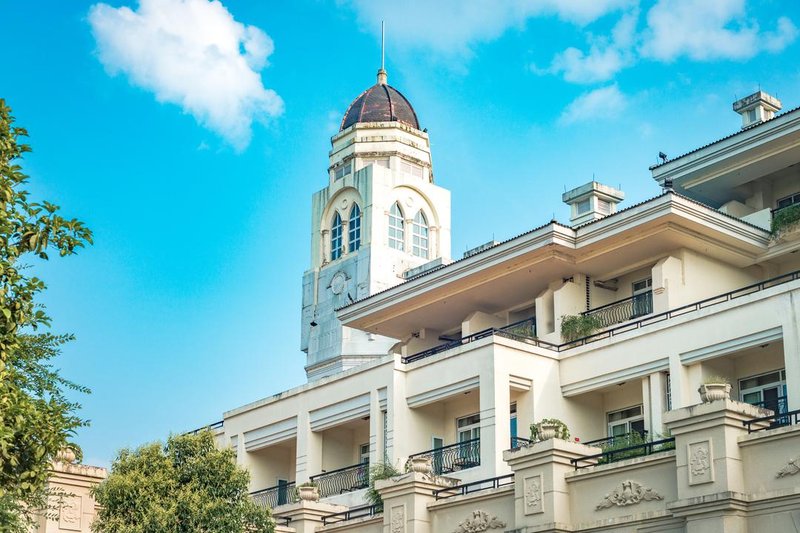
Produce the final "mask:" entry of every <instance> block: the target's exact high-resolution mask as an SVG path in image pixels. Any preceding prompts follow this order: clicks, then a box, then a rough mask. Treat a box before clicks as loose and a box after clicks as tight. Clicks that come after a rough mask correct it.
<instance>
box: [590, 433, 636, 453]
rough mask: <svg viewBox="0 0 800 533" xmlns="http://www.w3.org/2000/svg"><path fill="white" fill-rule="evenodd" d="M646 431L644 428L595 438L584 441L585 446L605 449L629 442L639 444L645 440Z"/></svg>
mask: <svg viewBox="0 0 800 533" xmlns="http://www.w3.org/2000/svg"><path fill="white" fill-rule="evenodd" d="M647 435H648V432H647V430H646V429H643V430H642V431H632V432H630V433H626V434H624V435H616V436H614V437H606V438H604V439H596V440H590V441H587V442H584V443H583V444H585V445H586V446H597V447H598V448H600V449H603V450H605V449H606V448H610V447H620V445H623V444H630V445H631V446H633V445H634V444H641V443H643V442H645V441H646V440H647Z"/></svg>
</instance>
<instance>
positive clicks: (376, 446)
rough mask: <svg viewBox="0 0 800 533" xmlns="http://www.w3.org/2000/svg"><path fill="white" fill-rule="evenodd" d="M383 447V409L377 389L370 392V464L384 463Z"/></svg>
mask: <svg viewBox="0 0 800 533" xmlns="http://www.w3.org/2000/svg"><path fill="white" fill-rule="evenodd" d="M384 453H385V450H384V449H383V411H382V410H381V405H380V396H379V394H378V391H377V390H373V391H371V392H370V394H369V464H370V466H372V465H374V464H377V463H382V462H383V459H384Z"/></svg>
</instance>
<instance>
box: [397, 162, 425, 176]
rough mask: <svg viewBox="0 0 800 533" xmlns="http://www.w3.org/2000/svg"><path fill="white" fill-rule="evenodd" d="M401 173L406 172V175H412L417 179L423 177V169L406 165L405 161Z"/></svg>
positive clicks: (401, 164)
mask: <svg viewBox="0 0 800 533" xmlns="http://www.w3.org/2000/svg"><path fill="white" fill-rule="evenodd" d="M400 171H401V172H405V173H406V174H411V175H412V176H414V177H415V178H421V177H422V167H420V166H417V165H412V164H411V163H406V162H405V161H401V162H400Z"/></svg>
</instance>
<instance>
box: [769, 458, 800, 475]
mask: <svg viewBox="0 0 800 533" xmlns="http://www.w3.org/2000/svg"><path fill="white" fill-rule="evenodd" d="M797 473H800V456H798V457H795V458H794V459H792V460H790V461H789V462H788V463H786V466H784V467H783V468H781V469H780V470H778V473H777V474H776V475H775V477H786V476H793V475H795V474H797Z"/></svg>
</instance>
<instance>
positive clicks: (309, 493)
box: [297, 481, 319, 502]
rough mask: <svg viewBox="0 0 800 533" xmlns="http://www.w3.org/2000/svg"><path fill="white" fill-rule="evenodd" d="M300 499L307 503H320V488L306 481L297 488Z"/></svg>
mask: <svg viewBox="0 0 800 533" xmlns="http://www.w3.org/2000/svg"><path fill="white" fill-rule="evenodd" d="M297 495H298V497H299V498H300V499H301V500H303V501H306V502H317V501H319V486H318V485H317V484H316V483H314V482H313V481H306V482H305V483H301V484H300V485H298V486H297Z"/></svg>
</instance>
